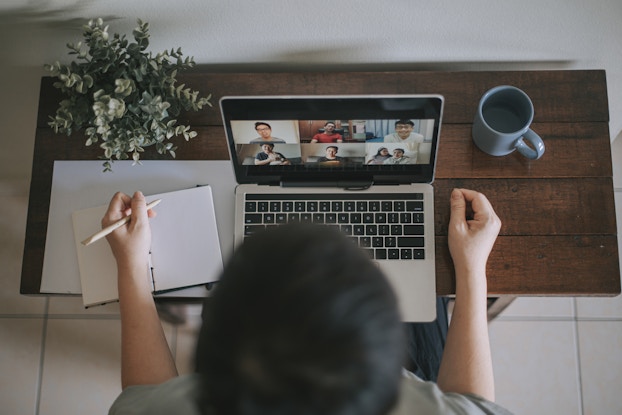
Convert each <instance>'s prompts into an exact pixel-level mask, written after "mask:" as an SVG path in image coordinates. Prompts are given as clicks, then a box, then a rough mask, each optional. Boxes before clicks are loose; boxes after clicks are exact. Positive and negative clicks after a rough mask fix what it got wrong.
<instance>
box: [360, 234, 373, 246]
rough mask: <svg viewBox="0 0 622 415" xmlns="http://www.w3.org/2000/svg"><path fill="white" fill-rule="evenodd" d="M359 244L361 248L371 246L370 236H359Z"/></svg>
mask: <svg viewBox="0 0 622 415" xmlns="http://www.w3.org/2000/svg"><path fill="white" fill-rule="evenodd" d="M359 246H360V247H361V248H370V247H371V237H369V236H361V237H360V238H359Z"/></svg>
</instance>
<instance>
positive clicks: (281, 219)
mask: <svg viewBox="0 0 622 415" xmlns="http://www.w3.org/2000/svg"><path fill="white" fill-rule="evenodd" d="M274 218H275V222H276V223H287V214H286V213H277V214H276V216H275V217H274Z"/></svg>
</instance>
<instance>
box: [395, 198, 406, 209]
mask: <svg viewBox="0 0 622 415" xmlns="http://www.w3.org/2000/svg"><path fill="white" fill-rule="evenodd" d="M393 210H394V211H396V212H403V211H404V210H406V203H404V201H403V200H396V201H395V202H393Z"/></svg>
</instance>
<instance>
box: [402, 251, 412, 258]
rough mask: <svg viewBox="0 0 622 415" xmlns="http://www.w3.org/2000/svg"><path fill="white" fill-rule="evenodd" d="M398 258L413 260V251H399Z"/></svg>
mask: <svg viewBox="0 0 622 415" xmlns="http://www.w3.org/2000/svg"><path fill="white" fill-rule="evenodd" d="M400 258H401V259H413V250H412V249H401V250H400Z"/></svg>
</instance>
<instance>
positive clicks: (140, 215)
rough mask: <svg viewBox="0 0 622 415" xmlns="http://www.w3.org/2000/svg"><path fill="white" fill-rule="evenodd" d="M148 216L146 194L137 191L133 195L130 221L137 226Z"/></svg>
mask: <svg viewBox="0 0 622 415" xmlns="http://www.w3.org/2000/svg"><path fill="white" fill-rule="evenodd" d="M148 217H149V216H148V213H147V202H146V201H145V196H144V195H143V194H142V193H141V192H135V193H134V196H133V197H132V219H131V221H130V223H131V224H133V225H134V226H135V225H138V224H140V223H143V222H144V221H146V220H147V218H148Z"/></svg>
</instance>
